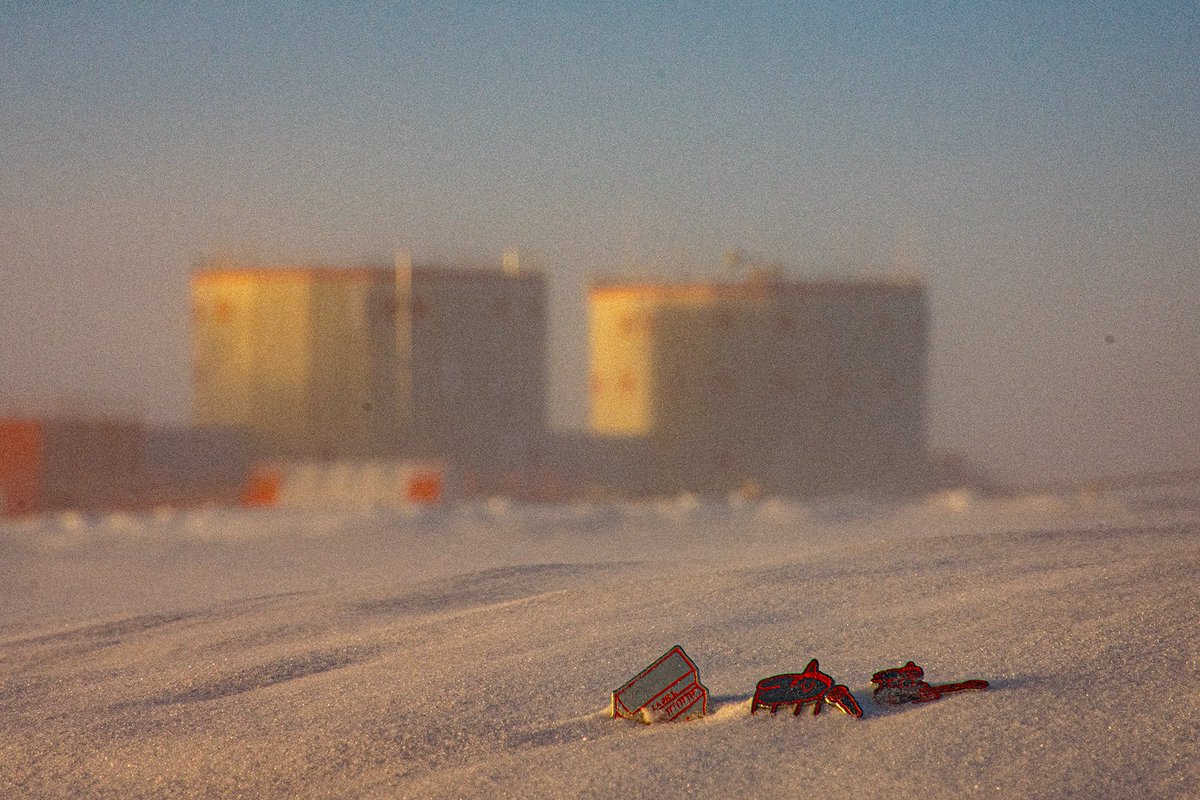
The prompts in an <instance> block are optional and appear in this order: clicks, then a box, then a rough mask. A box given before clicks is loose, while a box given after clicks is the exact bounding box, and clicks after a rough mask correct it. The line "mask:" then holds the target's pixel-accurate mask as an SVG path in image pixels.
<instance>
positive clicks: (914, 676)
mask: <svg viewBox="0 0 1200 800" xmlns="http://www.w3.org/2000/svg"><path fill="white" fill-rule="evenodd" d="M923 677H925V670H923V669H921V668H920V667H919V666H917V665H916V664H914V663H913V662H911V661H909V662H908V663H907V664H905V665H904V666H903V667H893V668H892V669H883V670H880V671H879V672H876V673H875V674H874V675H872V676H871V683H874V684H878V685H877V686H876V687H875V702H876V703H887V704H888V705H892V706H898V705H901V704H902V703H929V702H932V701H934V700H940V699H941V697H942V695H944V694H949V693H950V692H982V691H983V690H984V689H986V688H988V682H987V681H980V680H973V681H961V682H960V683H943V684H939V685H937V686H931V685H930V684H928V683H926V682H925V681H923V680H921V679H922V678H923Z"/></svg>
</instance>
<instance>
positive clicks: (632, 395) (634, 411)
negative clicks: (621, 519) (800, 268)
mask: <svg viewBox="0 0 1200 800" xmlns="http://www.w3.org/2000/svg"><path fill="white" fill-rule="evenodd" d="M588 310H589V321H588V324H589V344H590V381H591V386H590V400H591V402H590V430H591V432H592V433H593V434H594V435H599V436H611V437H625V438H633V439H637V440H640V441H641V442H642V443H643V450H642V453H641V454H640V455H639V457H638V466H637V467H636V468H635V469H634V470H633V471H634V472H640V476H639V480H642V481H643V482H644V483H645V485H646V486H647V487H648V488H650V489H651V490H653V491H676V490H680V489H687V490H692V491H731V490H736V489H739V488H746V489H748V490H751V491H753V490H758V489H762V490H766V491H783V492H793V493H812V492H824V491H840V490H847V489H863V488H867V489H871V488H878V489H883V490H895V489H900V488H904V487H905V486H906V485H911V484H915V482H917V481H919V480H920V473H921V471H922V469H923V465H924V463H925V452H926V435H925V373H926V341H927V329H928V319H927V310H926V301H925V289H924V287H923V286H922V285H921V284H919V283H915V282H909V281H891V280H862V281H846V282H840V281H839V282H820V283H803V282H795V281H788V280H783V279H781V278H780V277H779V276H778V275H777V274H773V273H767V274H758V275H752V276H750V277H749V278H747V279H746V280H744V281H739V282H729V283H688V284H652V283H624V282H599V283H595V284H593V285H592V287H591V288H590V291H589V294H588Z"/></svg>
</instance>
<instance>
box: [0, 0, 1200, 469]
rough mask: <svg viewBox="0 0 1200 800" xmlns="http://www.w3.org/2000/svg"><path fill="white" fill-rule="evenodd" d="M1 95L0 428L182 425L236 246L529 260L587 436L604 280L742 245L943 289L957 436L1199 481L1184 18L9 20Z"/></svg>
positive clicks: (940, 352)
mask: <svg viewBox="0 0 1200 800" xmlns="http://www.w3.org/2000/svg"><path fill="white" fill-rule="evenodd" d="M0 70H2V73H0V74H2V75H3V77H0V152H2V153H3V158H2V159H0V244H2V245H3V246H2V247H0V408H3V407H12V406H20V405H30V404H31V403H32V402H33V401H46V400H49V401H51V402H52V403H58V404H65V405H69V404H71V403H77V402H83V401H93V400H98V401H99V402H101V403H103V404H105V405H108V406H110V407H111V406H116V407H122V408H133V409H137V410H140V411H141V412H142V413H144V414H145V415H146V416H148V417H149V418H150V419H154V420H163V421H172V420H184V419H186V418H187V416H188V413H189V403H190V389H189V386H188V381H189V379H190V365H189V339H188V329H187V325H188V307H187V276H188V273H189V270H190V269H191V267H192V265H193V263H194V262H195V261H196V260H197V259H199V258H202V257H203V256H205V255H206V254H211V253H213V252H215V251H216V250H218V249H220V248H225V249H228V250H231V251H233V252H235V253H257V254H259V255H261V256H262V257H263V258H266V259H272V258H293V259H302V260H323V261H342V262H346V261H359V260H362V259H365V258H372V257H379V256H385V255H386V254H388V253H390V252H391V251H392V250H393V249H394V248H396V247H406V248H408V249H410V250H411V251H412V252H413V254H414V256H415V258H416V259H417V260H429V259H440V258H471V259H476V260H477V259H492V260H495V261H497V262H498V259H499V253H500V251H501V250H503V249H505V248H508V247H519V248H522V249H523V250H526V251H528V252H536V253H537V254H539V256H540V257H541V259H542V260H543V261H544V263H545V265H546V268H547V272H548V275H549V279H550V282H551V298H552V301H553V310H552V322H553V329H552V337H553V342H554V344H553V352H552V363H551V375H552V380H551V398H550V402H551V409H552V411H553V414H554V420H555V422H556V423H557V424H558V425H560V426H579V425H582V423H583V420H584V418H585V414H584V404H585V402H586V394H585V386H586V379H585V366H584V362H585V360H586V342H585V338H584V326H583V321H584V314H585V309H584V302H583V301H584V286H585V284H586V281H587V279H588V277H589V276H593V275H596V274H608V275H611V274H630V273H636V274H640V275H663V276H671V277H677V276H683V275H691V276H693V277H697V278H700V277H712V276H715V275H717V274H719V270H720V266H719V265H720V262H721V253H722V251H724V250H725V249H726V248H730V247H737V248H741V249H743V250H744V251H746V252H748V253H751V254H754V255H756V256H759V257H761V258H764V259H768V260H772V261H778V262H781V263H783V264H784V265H786V266H787V267H788V270H789V272H790V274H792V275H794V276H796V277H804V276H808V275H827V274H839V275H853V274H858V273H862V272H875V271H903V272H906V273H913V272H916V273H919V274H922V275H924V276H925V278H926V279H927V281H928V283H929V287H930V297H931V305H932V311H933V316H934V329H933V330H934V339H933V351H932V356H933V370H932V375H931V414H930V421H931V432H932V435H933V441H934V443H935V444H937V445H940V446H945V447H951V448H955V449H958V450H961V451H964V452H966V453H969V454H971V455H974V456H976V457H977V458H979V459H980V460H982V461H984V462H985V463H992V464H996V465H999V466H1001V467H1004V468H1007V469H1012V470H1014V471H1025V472H1030V473H1034V474H1040V475H1056V474H1096V473H1106V472H1118V471H1124V470H1131V469H1144V468H1155V467H1173V466H1191V465H1197V464H1198V463H1200V458H1198V457H1197V455H1196V453H1197V452H1198V451H1200V402H1198V401H1197V397H1198V392H1200V354H1198V352H1197V346H1196V345H1197V342H1200V10H1198V7H1197V6H1196V5H1195V4H1194V3H1127V2H1126V3H1113V4H1102V3H1086V4H1057V5H1054V6H1051V5H1050V4H1044V3H1004V4H989V3H969V4H953V3H921V4H887V5H884V4H857V3H840V4H815V3H810V4H793V3H787V4H781V3H760V4H743V5H737V6H734V7H732V8H730V7H728V6H727V4H670V5H664V4H655V5H653V6H646V5H645V4H636V5H635V4H598V3H586V4H530V5H519V6H518V5H516V4H500V3H496V4H490V3H488V4H485V3H473V4H461V5H457V6H449V5H448V4H437V5H413V6H399V7H393V6H391V5H354V6H352V7H350V8H347V9H341V10H336V11H334V10H330V7H329V6H326V5H315V4H314V5H303V6H298V7H296V8H294V9H293V10H290V11H287V10H280V9H277V8H275V7H274V6H273V5H241V6H238V7H236V8H235V9H234V10H228V9H226V8H224V7H223V6H218V5H217V4H199V5H192V6H186V7H180V6H179V5H178V4H174V3H171V4H155V5H143V4H137V5H136V6H135V5H132V4H130V5H116V4H55V5H49V4H38V5H36V6H31V5H26V4H12V3H5V4H2V5H0ZM1106 336H1112V337H1113V340H1112V343H1111V344H1110V343H1108V342H1107V341H1106V338H1105V337H1106ZM72 398H76V399H74V400H73V399H72Z"/></svg>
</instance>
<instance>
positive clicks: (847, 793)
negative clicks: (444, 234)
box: [0, 493, 1200, 799]
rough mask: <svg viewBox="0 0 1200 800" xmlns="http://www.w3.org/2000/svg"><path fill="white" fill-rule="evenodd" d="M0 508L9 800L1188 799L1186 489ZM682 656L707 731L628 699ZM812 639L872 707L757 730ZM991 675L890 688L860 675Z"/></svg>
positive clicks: (1189, 522) (1198, 661)
mask: <svg viewBox="0 0 1200 800" xmlns="http://www.w3.org/2000/svg"><path fill="white" fill-rule="evenodd" d="M1160 499H1161V498H1155V497H1148V496H1145V495H1138V494H1136V493H1126V494H1125V495H1116V494H1113V495H1105V496H1092V495H1079V496H1071V495H1064V496H1043V497H1038V498H1025V499H1015V500H1009V501H996V500H981V499H979V498H976V497H973V496H971V495H969V494H965V493H951V494H947V495H943V496H939V497H935V498H931V499H929V500H927V501H924V502H920V503H912V504H903V505H898V504H889V503H885V502H881V501H874V500H866V499H861V498H841V499H838V500H834V501H826V502H822V503H819V504H814V505H804V504H800V503H796V502H792V501H787V500H782V499H777V498H767V499H764V500H760V501H739V500H728V501H726V500H713V499H706V498H697V497H690V496H685V497H680V498H674V499H669V500H663V501H660V502H649V503H637V504H634V503H629V504H619V503H612V504H605V503H596V504H579V505H570V506H540V507H539V506H525V505H521V504H517V503H511V502H507V501H499V500H497V501H491V502H486V503H477V504H461V505H457V506H448V507H444V508H434V509H414V510H412V511H407V512H394V511H388V512H384V511H371V510H363V511H357V512H338V513H333V512H317V511H303V512H299V511H286V510H276V511H253V512H251V511H241V510H229V509H219V508H205V509H190V510H174V509H167V508H164V509H157V510H155V511H153V512H151V513H146V514H120V515H108V516H100V517H95V516H87V515H81V514H76V513H69V514H62V515H50V516H46V517H41V518H36V519H31V520H18V521H9V522H4V523H0V797H6V798H21V797H128V798H137V797H155V798H160V797H195V796H211V797H236V796H245V797H267V798H270V797H280V798H282V797H367V798H371V797H387V798H394V797H413V798H416V797H421V798H425V797H433V798H436V797H446V798H457V797H487V798H490V799H491V798H501V797H517V798H523V797H531V798H532V797H612V796H621V797H633V798H636V797H655V798H662V797H683V796H696V797H721V798H729V797H822V798H838V797H854V798H872V797H881V798H882V797H887V798H896V797H916V796H920V797H928V798H962V797H1086V798H1128V797H1180V798H1184V797H1186V798H1194V797H1198V796H1200V747H1198V745H1197V741H1198V737H1197V727H1198V722H1200V606H1198V602H1197V601H1198V599H1200V598H1198V594H1197V576H1198V575H1200V569H1198V567H1200V548H1198V547H1197V544H1198V543H1200V538H1198V535H1197V532H1198V530H1200V504H1198V503H1196V502H1194V499H1191V498H1188V497H1183V498H1180V497H1172V498H1168V499H1169V500H1170V502H1159V500H1160ZM675 644H681V645H683V647H684V648H685V650H686V651H687V653H688V655H689V656H690V657H691V658H692V659H693V660H694V661H695V662H696V663H697V665H698V666H699V669H700V679H701V681H702V682H703V683H704V685H705V686H706V687H707V688H708V690H709V693H710V704H709V709H710V714H709V716H707V717H705V718H704V719H702V720H698V721H693V722H686V723H678V724H656V725H650V726H644V725H639V724H637V723H634V722H628V721H624V720H612V719H609V718H608V707H609V693H610V692H611V691H612V690H613V689H614V688H616V687H618V686H620V685H621V684H623V683H624V682H625V681H627V680H628V679H629V678H631V677H632V676H634V675H635V674H637V673H638V672H639V671H640V670H641V669H643V668H644V667H645V666H646V665H648V664H650V663H651V662H652V661H654V659H656V658H657V657H658V656H659V655H661V654H662V653H663V652H665V651H666V650H667V649H669V648H670V647H671V646H673V645H675ZM810 658H818V659H819V660H820V664H821V668H822V669H823V670H824V671H825V672H827V673H829V674H831V675H832V676H833V677H834V678H835V679H836V680H837V681H838V682H840V683H844V684H846V685H847V686H848V687H849V688H850V689H851V691H852V692H853V693H854V695H855V697H856V698H857V699H858V701H859V703H860V705H862V706H863V710H864V712H865V714H864V717H863V718H862V719H861V720H856V719H853V718H851V717H849V716H846V715H843V714H840V713H837V712H836V710H835V709H833V708H832V707H827V708H826V709H825V711H824V712H823V713H822V714H821V715H820V716H819V717H816V718H813V717H811V716H808V715H807V714H806V715H802V716H800V717H793V716H792V715H790V714H784V713H781V714H779V715H777V716H775V717H771V716H769V715H762V714H759V715H756V716H754V717H751V716H750V715H749V705H750V697H751V695H752V693H753V690H754V686H755V683H756V682H757V681H758V680H759V679H760V678H763V677H766V676H768V675H773V674H777V673H781V672H788V671H799V670H802V669H803V668H804V665H805V664H806V663H807V662H808V660H809V659H810ZM909 659H913V660H915V661H916V662H917V663H918V664H920V665H921V666H922V667H924V669H925V677H926V680H928V681H930V682H931V683H946V682H951V681H960V680H966V679H969V678H982V679H986V680H988V681H990V682H991V685H992V688H991V689H990V690H989V691H987V692H982V693H963V694H955V695H950V696H948V697H946V698H943V699H942V700H940V701H938V702H935V703H928V704H924V705H919V706H917V705H907V706H899V707H882V706H879V705H876V704H875V703H874V702H873V701H872V699H871V685H870V683H869V677H870V675H871V674H872V673H873V672H875V671H877V670H879V669H882V668H885V667H890V666H899V665H901V664H903V663H904V662H905V661H907V660H909Z"/></svg>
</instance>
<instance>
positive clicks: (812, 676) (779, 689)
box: [750, 658, 863, 717]
mask: <svg viewBox="0 0 1200 800" xmlns="http://www.w3.org/2000/svg"><path fill="white" fill-rule="evenodd" d="M805 703H812V704H813V712H812V713H813V716H814V717H815V716H816V715H818V714H820V713H821V706H823V705H824V704H825V703H829V704H830V705H831V706H833V707H834V708H836V709H838V710H839V711H842V712H843V713H846V714H849V715H850V716H852V717H862V714H863V712H862V708H861V707H859V705H858V701H857V700H855V699H854V695H852V694H850V690H849V689H847V688H846V687H845V686H842V685H841V684H835V683H834V682H833V676H831V675H827V674H825V673H824V672H821V667H820V665H819V664H818V663H817V660H816V659H815V658H814V659H813V660H812V661H809V662H808V666H807V667H805V668H804V672H799V673H785V674H783V675H772V676H771V677H769V678H763V679H762V680H761V681H759V682H758V686H756V687H755V689H754V699H753V700H752V701H751V702H750V713H751V714H753V713H754V712H755V711H757V710H758V709H760V708H765V709H768V710H769V711H770V712H771V713H772V714H774V713H775V712H776V711H777V710H779V707H780V706H793V711H792V714H799V713H800V709H801V708H802V707H803V706H804V704H805Z"/></svg>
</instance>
